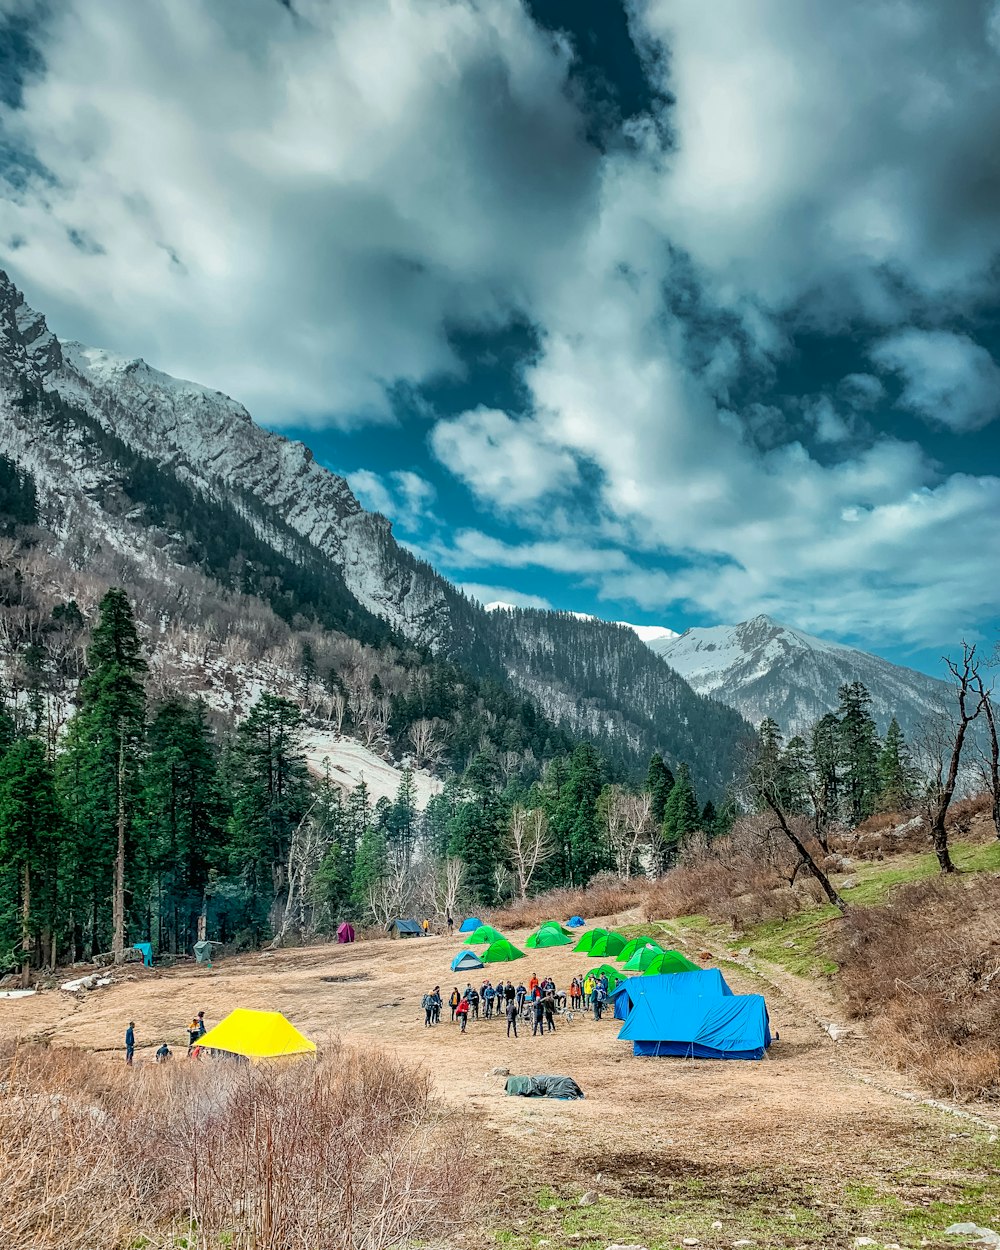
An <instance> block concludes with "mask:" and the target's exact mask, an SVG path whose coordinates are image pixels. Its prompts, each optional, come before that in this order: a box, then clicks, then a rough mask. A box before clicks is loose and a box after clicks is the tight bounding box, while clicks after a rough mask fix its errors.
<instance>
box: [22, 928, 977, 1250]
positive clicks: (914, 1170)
mask: <svg viewBox="0 0 1000 1250" xmlns="http://www.w3.org/2000/svg"><path fill="white" fill-rule="evenodd" d="M613 919H616V920H617V921H619V922H621V921H625V922H626V923H627V919H628V918H613ZM604 923H607V924H610V921H605V922H604ZM527 932H528V931H526V930H525V931H508V932H507V933H506V934H505V936H506V937H508V938H509V939H510V940H511V941H512V942H513V943H514V944H515V945H516V946H518V947H523V945H524V941H525V939H526V937H527ZM673 940H674V939H672V941H673ZM462 949H463V943H462V939H461V938H460V937H459V935H458V934H457V933H456V934H455V935H454V936H453V938H451V939H448V938H446V937H431V938H426V939H425V938H419V939H418V938H414V939H412V940H409V941H406V942H399V941H392V940H390V939H388V938H385V939H381V940H377V941H358V942H356V943H354V944H353V945H350V944H349V945H341V946H337V945H332V944H331V945H329V946H321V947H311V948H304V949H299V950H287V951H276V952H259V953H256V954H251V955H246V956H243V957H240V958H234V959H229V960H226V961H223V962H220V963H218V964H217V965H216V966H215V968H214V969H212V970H209V969H207V968H197V967H195V966H194V965H187V966H183V967H177V968H172V969H164V970H161V969H157V968H154V969H144V968H142V967H141V966H138V965H129V966H128V968H127V970H123V972H122V974H121V976H120V979H116V981H115V983H114V984H113V985H112V986H110V987H108V988H106V989H102V990H95V991H93V992H90V993H86V994H83V993H81V994H80V995H77V996H73V997H70V996H68V995H65V994H61V993H59V992H58V991H46V992H42V993H39V994H36V995H34V996H33V997H31V998H26V999H19V1000H15V1001H10V1002H4V1003H0V1038H6V1039H10V1038H13V1037H16V1036H21V1037H24V1038H31V1037H34V1038H39V1039H44V1040H46V1041H48V1042H50V1043H52V1044H55V1045H66V1046H80V1047H86V1048H89V1049H93V1050H95V1051H98V1052H104V1053H106V1054H107V1059H108V1063H109V1064H120V1063H121V1058H122V1050H121V1045H122V1035H123V1033H124V1027H125V1024H126V1023H127V1021H128V1020H129V1019H134V1020H135V1021H136V1033H137V1039H138V1045H139V1049H138V1053H137V1063H141V1064H145V1063H152V1061H153V1052H154V1050H155V1048H156V1047H157V1046H158V1045H159V1044H160V1043H161V1042H162V1041H164V1040H167V1041H169V1042H170V1043H171V1045H174V1046H175V1047H178V1048H181V1049H182V1048H183V1044H184V1041H185V1034H184V1025H185V1022H186V1021H187V1020H188V1019H190V1017H191V1015H192V1012H194V1011H197V1010H204V1011H205V1012H206V1015H207V1017H208V1021H209V1024H210V1026H211V1025H212V1024H216V1023H218V1021H219V1020H220V1019H222V1017H224V1016H225V1015H226V1014H227V1013H228V1012H229V1011H231V1010H232V1009H233V1008H234V1007H251V1008H260V1009H273V1010H278V1011H281V1012H283V1013H284V1014H285V1015H286V1016H287V1017H288V1019H289V1020H290V1021H292V1022H293V1023H294V1024H295V1025H296V1026H297V1027H298V1028H300V1029H301V1030H302V1032H303V1033H305V1034H306V1036H307V1037H309V1038H312V1039H314V1040H315V1041H316V1043H317V1045H318V1046H319V1048H320V1050H321V1051H322V1048H323V1044H324V1041H325V1040H327V1039H329V1038H331V1037H332V1036H333V1035H334V1034H338V1033H339V1034H340V1036H341V1037H342V1038H343V1039H344V1041H345V1042H347V1043H348V1044H351V1045H357V1046H365V1047H369V1046H380V1047H384V1048H388V1049H390V1050H392V1051H394V1052H395V1053H396V1054H397V1055H398V1056H400V1057H401V1058H403V1059H404V1060H406V1061H408V1062H411V1063H419V1064H423V1065H425V1066H426V1067H428V1068H429V1069H430V1070H431V1072H432V1073H433V1074H434V1079H435V1084H436V1089H437V1092H438V1094H439V1095H440V1096H441V1098H442V1099H443V1100H444V1101H445V1103H446V1104H447V1105H450V1106H451V1107H453V1108H455V1109H457V1110H458V1112H459V1113H460V1114H462V1115H463V1116H465V1117H467V1118H468V1119H470V1121H471V1123H472V1124H473V1126H474V1127H476V1128H477V1138H478V1143H479V1144H478V1147H477V1148H478V1149H479V1150H480V1151H481V1154H482V1160H483V1170H484V1177H485V1178H487V1182H486V1197H485V1199H484V1201H485V1203H486V1206H485V1207H484V1208H483V1210H484V1211H487V1212H488V1213H489V1215H488V1219H485V1220H484V1223H485V1224H486V1225H487V1226H488V1228H487V1230H485V1231H484V1233H483V1236H484V1237H487V1238H492V1239H493V1242H494V1244H499V1245H501V1246H509V1247H511V1248H512V1250H522V1248H523V1250H529V1247H534V1246H537V1245H538V1244H539V1243H540V1242H542V1241H545V1242H548V1243H549V1244H550V1245H551V1246H552V1247H553V1248H554V1250H558V1248H559V1247H564V1246H565V1247H567V1248H568V1247H572V1246H583V1247H586V1248H587V1250H591V1248H592V1247H596V1246H598V1244H600V1246H602V1247H603V1246H604V1245H606V1244H609V1243H611V1242H618V1243H639V1244H642V1245H644V1246H647V1247H649V1250H657V1248H658V1247H664V1248H665V1247H675V1246H678V1245H680V1244H681V1242H682V1240H683V1238H685V1237H696V1238H698V1242H699V1245H701V1246H703V1247H712V1248H716V1247H718V1248H720V1250H721V1248H722V1247H729V1246H731V1245H732V1244H733V1242H734V1241H736V1240H740V1239H749V1240H752V1242H753V1244H754V1246H759V1247H772V1246H773V1247H778V1246H788V1247H793V1246H798V1245H802V1246H805V1245H808V1246H817V1247H818V1246H822V1247H835V1246H845V1247H848V1246H852V1245H853V1238H854V1237H855V1236H873V1237H875V1238H878V1239H879V1244H884V1243H885V1242H895V1243H898V1244H900V1245H904V1246H910V1245H913V1246H916V1245H918V1244H920V1240H921V1238H927V1242H926V1243H925V1244H929V1245H931V1246H945V1245H955V1244H957V1243H956V1242H955V1241H954V1240H953V1239H951V1238H945V1237H943V1236H942V1232H943V1229H944V1228H946V1227H947V1226H948V1224H950V1223H952V1222H955V1221H961V1220H972V1221H977V1222H979V1223H981V1224H986V1225H989V1226H992V1225H990V1220H991V1219H992V1218H993V1213H994V1212H995V1211H996V1210H997V1209H1000V1181H998V1179H997V1171H996V1167H997V1162H998V1153H997V1146H996V1141H995V1138H996V1134H993V1136H994V1141H993V1142H991V1141H990V1140H989V1138H990V1131H989V1129H988V1128H985V1127H983V1126H982V1125H981V1124H980V1123H979V1122H977V1121H975V1120H967V1119H960V1118H952V1117H950V1116H948V1115H945V1114H943V1113H941V1112H940V1111H937V1110H934V1109H933V1108H930V1107H926V1106H922V1105H920V1104H919V1103H915V1102H910V1101H906V1100H904V1099H902V1098H900V1097H898V1096H895V1095H894V1094H893V1093H892V1092H890V1087H891V1085H892V1082H893V1081H894V1080H895V1079H896V1078H894V1077H892V1076H890V1075H889V1074H887V1073H886V1072H885V1071H884V1070H882V1069H879V1068H878V1067H876V1066H875V1065H874V1064H873V1062H872V1061H871V1059H870V1057H869V1055H868V1053H867V1051H866V1048H865V1045H864V1042H863V1040H862V1039H859V1038H849V1039H847V1040H845V1041H842V1042H840V1043H834V1042H833V1041H832V1040H831V1038H830V1037H829V1035H828V1034H827V1033H825V1032H824V1031H823V1030H822V1029H821V1028H820V1027H819V1025H818V1024H817V1023H816V1022H815V1019H814V1016H813V1014H812V1012H807V1011H804V1010H803V1009H802V1008H801V1007H800V1006H799V1004H798V1003H797V1001H796V999H795V998H794V997H793V996H792V995H791V994H790V993H786V992H784V991H776V990H774V989H772V988H771V987H770V986H765V987H762V985H761V982H760V981H759V980H758V979H757V978H756V977H754V976H753V975H752V974H750V973H749V972H747V971H746V970H744V969H740V968H738V967H734V966H727V968H726V972H725V976H726V979H727V981H728V982H729V984H730V985H731V987H732V989H733V990H734V992H736V993H737V994H746V993H759V992H761V991H762V989H763V992H764V993H765V996H766V998H767V1004H768V1008H769V1011H770V1015H771V1027H772V1030H773V1031H777V1033H779V1034H780V1040H779V1041H777V1042H776V1043H775V1045H774V1046H772V1048H771V1050H770V1051H769V1052H768V1055H767V1057H766V1058H765V1059H763V1060H761V1061H759V1062H721V1061H711V1060H686V1059H673V1058H671V1059H637V1058H633V1056H632V1047H631V1045H630V1044H629V1043H628V1042H624V1041H618V1040H616V1038H617V1033H618V1030H619V1028H620V1027H621V1026H620V1022H619V1021H615V1020H614V1019H613V1018H611V1012H610V1010H609V1011H608V1012H607V1013H606V1015H605V1019H604V1020H603V1021H602V1022H601V1023H597V1022H595V1021H594V1020H593V1019H592V1018H591V1017H588V1016H585V1015H580V1016H578V1017H577V1018H576V1019H574V1020H573V1022H572V1023H568V1022H566V1021H565V1020H564V1019H559V1020H558V1022H557V1028H556V1032H555V1033H554V1034H551V1035H548V1036H544V1037H541V1038H532V1037H531V1036H525V1035H524V1034H522V1036H521V1037H519V1038H518V1039H517V1040H516V1041H515V1040H513V1039H511V1040H510V1041H508V1040H507V1039H506V1037H505V1028H504V1025H503V1024H502V1022H501V1021H499V1020H492V1021H486V1020H479V1021H472V1022H470V1024H469V1029H468V1032H467V1034H466V1035H465V1036H464V1037H463V1036H461V1035H460V1033H459V1030H458V1028H457V1026H452V1025H451V1024H449V1023H448V1016H449V1011H448V1008H447V1007H445V1011H444V1020H443V1022H442V1023H441V1025H440V1026H438V1027H437V1028H433V1029H425V1028H423V1013H422V1011H421V1009H420V1001H421V998H422V996H423V995H424V993H425V992H426V991H427V990H428V989H429V988H431V987H433V986H434V985H440V987H441V990H442V993H443V995H444V997H445V998H447V995H448V993H449V992H450V990H451V987H452V986H453V985H455V984H458V987H459V989H461V988H463V987H464V985H465V982H466V979H467V976H463V975H460V974H453V973H452V972H451V971H450V970H449V964H450V962H451V960H452V959H453V958H454V956H455V955H456V954H458V953H459V952H460V951H461V950H462ZM464 949H468V948H467V947H466V948H464ZM698 949H700V947H699V946H692V947H691V948H689V949H688V951H687V953H688V954H692V953H693V952H694V951H696V950H698ZM592 963H593V961H592V960H590V959H588V957H587V956H586V955H583V954H580V953H575V952H573V951H572V950H570V949H569V948H566V947H552V948H548V949H544V950H538V951H531V952H529V953H528V954H527V956H526V957H525V958H523V959H518V960H516V961H515V962H513V963H504V964H499V965H496V966H495V967H491V968H487V969H485V970H483V971H478V970H477V971H476V972H475V974H474V983H476V984H478V983H479V982H481V981H482V980H483V979H484V976H485V975H489V976H490V978H491V979H492V980H493V981H494V982H495V981H497V980H499V979H501V978H502V979H506V978H507V977H508V976H513V977H515V979H524V980H525V981H526V980H527V978H529V977H530V976H531V974H532V972H537V973H538V974H539V975H540V976H541V975H544V974H545V973H551V974H552V975H553V976H554V977H555V979H556V981H557V983H558V984H559V985H560V986H565V985H566V984H568V982H569V980H570V978H571V977H572V976H573V975H574V974H577V973H580V972H582V971H584V970H585V969H586V968H588V967H589V966H591V965H592ZM362 975H363V979H353V978H354V977H358V978H361V977H362ZM334 976H336V977H344V978H345V980H343V981H338V982H336V983H335V982H332V981H331V980H329V978H331V977H334ZM347 978H352V979H347ZM179 1062H184V1061H183V1060H179ZM494 1068H498V1069H509V1070H510V1072H511V1073H512V1074H538V1073H547V1074H554V1073H558V1074H561V1075H566V1076H569V1077H571V1078H572V1079H573V1080H575V1081H576V1082H577V1083H578V1084H579V1085H580V1086H581V1088H582V1089H583V1090H584V1092H585V1094H586V1097H585V1099H583V1100H581V1101H576V1102H554V1101H548V1100H542V1099H523V1098H511V1097H508V1096H506V1095H505V1094H504V1084H505V1077H503V1076H500V1075H488V1074H490V1073H491V1072H492V1069H494ZM123 1072H124V1069H123ZM860 1078H868V1079H869V1080H871V1081H873V1082H875V1083H874V1084H868V1083H866V1081H865V1080H864V1079H860ZM911 1092H915V1093H916V1092H918V1091H911ZM998 1118H1000V1117H998ZM589 1191H592V1192H593V1193H594V1194H595V1195H596V1201H594V1202H593V1203H588V1204H587V1205H585V1206H581V1205H580V1198H581V1196H582V1195H584V1194H585V1193H587V1192H589ZM497 1203H499V1204H500V1206H499V1208H498V1206H497ZM498 1210H499V1211H500V1212H501V1214H499V1215H498V1214H496V1213H497V1211H498ZM716 1223H721V1225H722V1228H721V1230H720V1229H718V1228H715V1227H713V1225H715V1224H716ZM477 1244H483V1242H482V1240H481V1239H480V1240H478V1241H477Z"/></svg>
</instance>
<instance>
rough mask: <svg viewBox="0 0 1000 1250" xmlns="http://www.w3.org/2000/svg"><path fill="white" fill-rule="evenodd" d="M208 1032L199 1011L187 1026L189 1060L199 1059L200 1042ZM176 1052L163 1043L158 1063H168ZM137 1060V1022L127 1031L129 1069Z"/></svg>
mask: <svg viewBox="0 0 1000 1250" xmlns="http://www.w3.org/2000/svg"><path fill="white" fill-rule="evenodd" d="M207 1032H208V1025H207V1024H206V1023H205V1013H204V1012H203V1011H199V1012H198V1014H197V1015H196V1016H193V1017H192V1018H191V1023H190V1024H189V1025H188V1026H187V1035H188V1048H187V1054H188V1058H189V1059H197V1058H198V1057H199V1052H200V1049H201V1048H200V1046H199V1042H200V1040H201V1039H202V1038H203V1037H204V1036H205V1034H206V1033H207ZM173 1057H174V1052H173V1051H172V1050H171V1049H170V1047H169V1046H168V1045H167V1043H166V1042H163V1043H161V1045H160V1047H159V1049H158V1050H157V1052H156V1056H155V1058H156V1062H157V1063H166V1062H167V1060H168V1059H173ZM134 1058H135V1021H134V1020H130V1021H129V1022H128V1028H127V1029H126V1030H125V1063H126V1064H127V1065H128V1067H130V1068H131V1067H132V1061H133V1059H134Z"/></svg>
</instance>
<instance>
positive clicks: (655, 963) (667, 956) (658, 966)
mask: <svg viewBox="0 0 1000 1250" xmlns="http://www.w3.org/2000/svg"><path fill="white" fill-rule="evenodd" d="M642 971H643V974H644V975H645V976H651V977H658V976H663V975H665V974H666V973H668V972H703V971H706V972H711V971H713V970H712V969H711V968H708V969H702V968H699V967H698V965H697V964H695V963H692V962H691V960H690V959H688V957H687V955H682V954H681V953H680V951H663V953H662V954H660V955H657V957H656V958H655V959H652V960H650V962H649V963H648V964H646V966H645V967H644V968H643V970H642ZM715 971H718V969H715ZM719 975H720V976H721V975H722V974H721V973H720V974H719Z"/></svg>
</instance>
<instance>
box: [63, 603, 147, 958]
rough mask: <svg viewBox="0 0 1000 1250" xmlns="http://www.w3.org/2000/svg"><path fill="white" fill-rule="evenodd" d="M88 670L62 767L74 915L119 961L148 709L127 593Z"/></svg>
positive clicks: (107, 618)
mask: <svg viewBox="0 0 1000 1250" xmlns="http://www.w3.org/2000/svg"><path fill="white" fill-rule="evenodd" d="M87 667H88V673H87V676H86V677H85V678H84V680H83V682H82V683H81V686H80V710H79V712H78V713H77V715H76V716H75V717H74V718H73V720H72V722H71V724H70V731H69V733H68V735H67V749H66V751H65V753H64V756H63V759H62V761H61V767H60V782H61V786H62V789H63V798H64V807H65V810H66V811H67V813H68V814H69V815H70V818H71V822H72V824H71V828H70V864H69V873H68V888H69V891H70V897H69V900H68V901H69V910H70V913H71V915H72V917H73V919H74V921H75V923H76V924H77V926H79V927H80V928H81V929H87V930H89V936H90V944H91V949H92V951H94V952H96V951H98V950H100V949H101V948H102V947H103V946H104V945H105V943H106V940H107V938H108V937H109V936H110V939H111V947H112V949H113V950H114V951H115V954H116V957H118V958H121V957H122V955H123V953H124V944H125V907H126V889H127V882H128V878H129V875H130V872H131V868H132V866H133V863H134V854H135V844H134V821H135V816H136V812H137V809H138V796H139V767H140V762H141V753H142V746H143V737H144V718H145V708H146V698H145V692H144V689H143V677H144V675H145V673H146V662H145V660H144V659H143V658H142V648H141V644H140V641H139V634H138V632H137V630H136V627H135V619H134V617H133V615H132V608H131V605H130V604H129V601H128V597H127V596H126V594H125V592H124V591H123V590H118V589H112V590H109V591H108V592H107V594H106V595H105V596H104V598H103V599H102V600H101V603H100V616H99V619H98V623H97V625H96V626H95V627H94V632H93V634H92V636H91V643H90V648H89V650H88V652H87ZM109 921H110V924H109ZM75 945H76V943H75Z"/></svg>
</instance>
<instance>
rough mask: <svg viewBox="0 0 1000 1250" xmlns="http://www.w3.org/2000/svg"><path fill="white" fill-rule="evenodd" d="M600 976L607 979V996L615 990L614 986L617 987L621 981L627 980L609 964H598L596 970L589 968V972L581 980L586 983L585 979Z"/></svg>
mask: <svg viewBox="0 0 1000 1250" xmlns="http://www.w3.org/2000/svg"><path fill="white" fill-rule="evenodd" d="M600 976H605V977H607V978H608V993H609V994H610V993H611V991H612V990H613V989H614V988H615V986H616V985H619V984H620V983H621V982H622V981H627V980H628V977H627V976H625V974H624V973H622V972H619V971H618V969H617V968H615V967H613V966H612V965H611V964H598V965H597V967H596V968H591V970H590V971H589V972H587V973H585V974H584V977H583V979H584V980H585V981H586V979H587V977H600Z"/></svg>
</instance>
